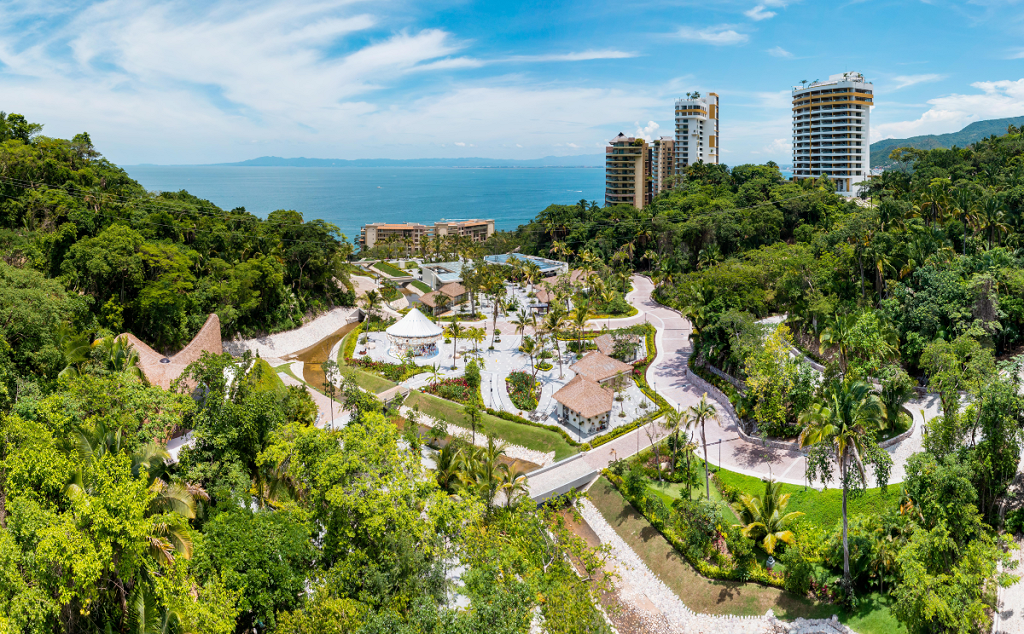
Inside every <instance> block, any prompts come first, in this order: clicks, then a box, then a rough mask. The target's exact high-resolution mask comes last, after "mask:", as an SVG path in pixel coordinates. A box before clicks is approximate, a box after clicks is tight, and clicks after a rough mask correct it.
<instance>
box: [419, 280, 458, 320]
mask: <svg viewBox="0 0 1024 634" xmlns="http://www.w3.org/2000/svg"><path fill="white" fill-rule="evenodd" d="M467 293H468V291H467V290H466V287H465V286H463V285H462V284H459V283H458V282H451V283H448V284H445V285H444V286H442V287H441V288H439V289H437V290H436V291H430V292H429V293H427V294H426V295H423V296H422V297H420V303H421V304H423V305H424V306H426V307H427V308H429V309H430V310H431V311H433V313H434V314H437V312H438V310H441V312H444V311H446V310H450V309H452V308H454V307H455V306H458V305H459V304H461V303H463V302H465V301H466V294H467ZM439 294H442V295H445V296H446V297H449V298H450V299H451V301H449V302H448V303H447V304H444V305H443V306H441V305H439V304H438V302H437V296H438V295H439Z"/></svg>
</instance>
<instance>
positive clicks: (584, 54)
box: [497, 49, 639, 62]
mask: <svg viewBox="0 0 1024 634" xmlns="http://www.w3.org/2000/svg"><path fill="white" fill-rule="evenodd" d="M631 57H639V53H633V52H630V51H618V50H615V49H601V50H587V51H580V52H579V53H549V54H543V55H513V56H511V57H505V58H501V59H499V60H497V61H502V62H587V61H590V60H595V59H629V58H631Z"/></svg>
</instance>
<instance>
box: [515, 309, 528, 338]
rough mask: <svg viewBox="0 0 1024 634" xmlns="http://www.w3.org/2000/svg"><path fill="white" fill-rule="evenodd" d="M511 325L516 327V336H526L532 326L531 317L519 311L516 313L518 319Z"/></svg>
mask: <svg viewBox="0 0 1024 634" xmlns="http://www.w3.org/2000/svg"><path fill="white" fill-rule="evenodd" d="M511 324H512V325H513V326H515V329H516V334H517V335H523V336H524V337H525V336H526V327H527V326H528V325H530V315H529V313H527V312H526V311H523V310H521V311H519V312H518V313H516V318H515V319H513V320H512V321H511Z"/></svg>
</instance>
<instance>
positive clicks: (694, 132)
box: [675, 92, 721, 174]
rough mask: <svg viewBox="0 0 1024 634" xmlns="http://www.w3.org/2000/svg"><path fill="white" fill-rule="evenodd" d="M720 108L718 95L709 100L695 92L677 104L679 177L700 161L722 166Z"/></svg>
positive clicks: (710, 94) (676, 165)
mask: <svg viewBox="0 0 1024 634" xmlns="http://www.w3.org/2000/svg"><path fill="white" fill-rule="evenodd" d="M718 106H719V103H718V94H716V93H713V92H709V93H708V95H707V97H701V96H700V93H699V92H695V93H691V94H688V95H687V96H686V99H677V100H676V142H675V151H676V160H675V170H676V174H682V173H684V172H686V166H687V165H691V164H693V163H696V162H697V161H704V162H705V163H712V164H715V165H717V164H718V162H719V161H718V155H719V148H720V147H721V142H720V138H721V137H720V135H719V131H718V114H719V112H718V110H719V108H718Z"/></svg>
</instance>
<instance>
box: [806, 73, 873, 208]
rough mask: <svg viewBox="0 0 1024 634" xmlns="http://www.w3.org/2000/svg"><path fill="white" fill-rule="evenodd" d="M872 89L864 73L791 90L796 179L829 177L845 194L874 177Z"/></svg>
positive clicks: (836, 77) (831, 77) (848, 74)
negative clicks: (870, 141) (871, 140)
mask: <svg viewBox="0 0 1024 634" xmlns="http://www.w3.org/2000/svg"><path fill="white" fill-rule="evenodd" d="M873 95H874V85H872V84H869V83H867V82H866V81H864V76H863V75H861V74H860V73H852V72H851V73H842V74H839V75H832V76H830V77H829V78H828V80H827V81H816V82H813V83H811V84H807V85H801V86H793V177H794V178H798V179H799V178H817V177H819V176H821V175H822V174H828V176H829V178H831V179H832V180H833V181H834V182H835V183H836V188H837V190H838V191H839V193H841V194H846V195H855V194H857V193H858V192H859V190H860V187H858V186H857V183H860V182H863V181H865V180H867V179H868V177H869V175H870V173H871V163H870V158H871V148H870V145H869V138H868V132H869V130H870V125H871V123H870V119H871V106H872V105H874V99H873Z"/></svg>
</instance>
